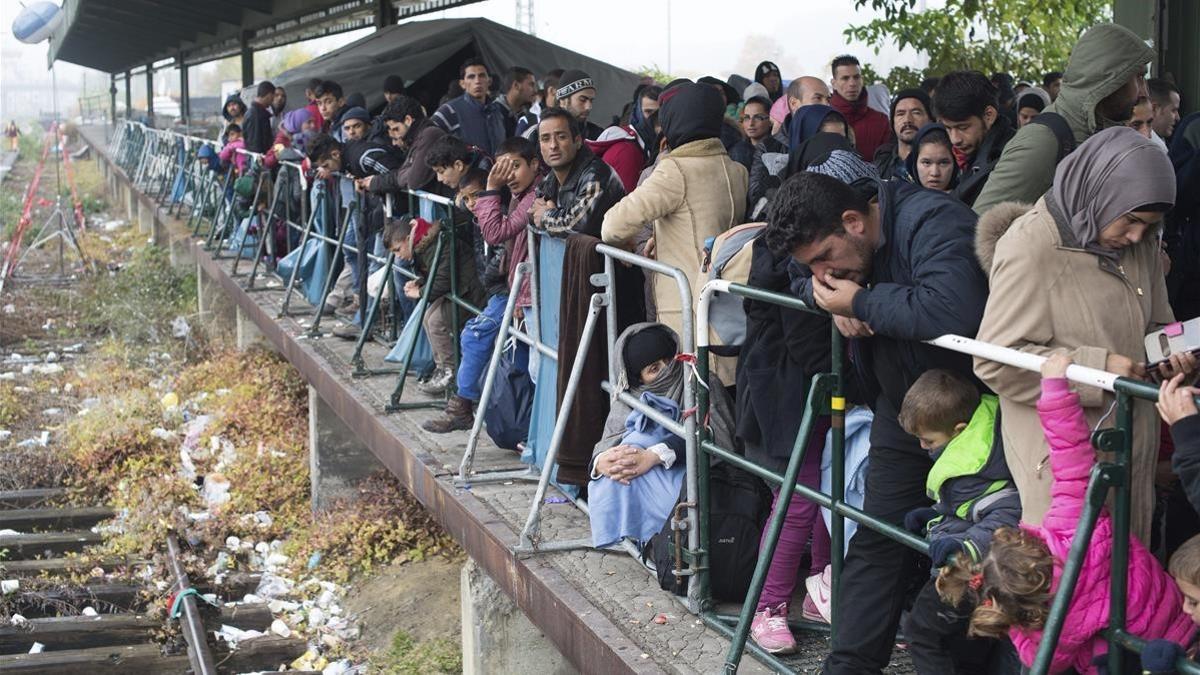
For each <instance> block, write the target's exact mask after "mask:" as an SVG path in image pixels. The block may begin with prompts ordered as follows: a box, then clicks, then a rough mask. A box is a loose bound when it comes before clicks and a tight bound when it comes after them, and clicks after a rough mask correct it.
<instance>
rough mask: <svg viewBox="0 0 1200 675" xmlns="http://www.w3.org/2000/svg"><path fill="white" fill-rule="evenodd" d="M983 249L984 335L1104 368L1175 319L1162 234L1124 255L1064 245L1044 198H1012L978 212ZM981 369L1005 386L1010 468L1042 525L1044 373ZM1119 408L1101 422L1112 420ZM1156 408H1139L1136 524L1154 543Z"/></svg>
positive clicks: (1093, 418) (1030, 513) (1102, 404)
mask: <svg viewBox="0 0 1200 675" xmlns="http://www.w3.org/2000/svg"><path fill="white" fill-rule="evenodd" d="M975 244H976V253H977V255H978V257H979V262H980V265H981V266H982V267H983V269H984V271H986V272H988V279H989V285H990V287H991V290H990V295H989V296H988V303H987V307H986V309H985V310H984V313H983V323H982V324H981V325H980V327H979V335H978V337H979V339H980V340H983V341H986V342H991V343H994V344H998V345H1001V346H1005V347H1012V348H1014V349H1019V350H1021V351H1025V352H1030V353H1034V354H1049V353H1050V352H1052V351H1055V350H1061V349H1066V350H1068V351H1069V352H1070V354H1071V357H1072V358H1073V359H1074V361H1075V363H1078V364H1080V365H1084V366H1088V367H1091V368H1097V369H1099V370H1104V368H1105V362H1106V360H1107V358H1108V355H1109V354H1120V355H1122V356H1126V357H1129V358H1130V359H1133V360H1134V361H1135V362H1141V361H1145V348H1144V346H1143V337H1144V336H1145V335H1146V333H1148V332H1150V331H1152V330H1155V329H1157V328H1158V327H1160V326H1162V325H1163V324H1167V323H1170V322H1172V321H1174V316H1173V315H1172V313H1171V308H1170V307H1169V306H1168V305H1167V288H1166V282H1165V280H1164V275H1163V268H1162V262H1161V260H1160V259H1159V256H1158V242H1157V239H1156V237H1152V236H1147V237H1146V238H1145V239H1144V240H1143V241H1142V242H1140V243H1139V244H1137V245H1135V246H1132V247H1130V248H1128V249H1125V251H1124V252H1123V253H1122V254H1121V257H1120V259H1119V262H1118V264H1116V265H1114V264H1112V263H1111V262H1109V261H1108V260H1106V259H1102V258H1100V257H1099V256H1096V255H1095V254H1092V253H1089V252H1087V251H1084V250H1082V249H1078V248H1068V247H1066V246H1064V245H1063V239H1062V236H1061V234H1060V231H1059V227H1058V225H1057V224H1056V222H1055V220H1054V218H1053V217H1051V215H1050V214H1049V212H1048V211H1047V210H1046V203H1045V200H1044V199H1042V200H1039V201H1038V203H1037V204H1035V205H1034V206H1033V207H1032V208H1030V207H1029V206H1027V205H1021V204H1014V203H1011V202H1010V203H1005V204H1000V205H997V206H996V207H995V208H994V209H992V210H991V211H989V212H988V213H986V214H984V216H983V217H982V218H980V219H979V225H978V229H977V232H976V239H975ZM975 373H976V374H977V375H978V376H979V377H980V378H981V379H982V380H983V381H984V382H985V383H986V384H987V385H988V386H989V387H991V388H992V389H993V390H995V392H996V393H997V394H999V395H1000V410H1001V432H1002V435H1003V438H1004V453H1005V457H1006V459H1007V460H1008V465H1009V469H1010V470H1011V471H1012V474H1013V479H1014V480H1015V481H1016V484H1017V489H1018V490H1019V491H1020V493H1021V506H1022V511H1023V513H1022V518H1023V519H1024V520H1025V521H1026V522H1028V523H1031V524H1040V523H1041V521H1042V516H1043V515H1044V514H1045V512H1046V509H1047V508H1048V507H1049V505H1050V484H1051V475H1050V467H1049V465H1048V464H1047V463H1046V458H1047V456H1048V453H1049V449H1048V446H1047V444H1046V439H1045V437H1044V436H1043V435H1042V430H1041V425H1040V423H1039V421H1038V415H1037V408H1036V404H1037V399H1038V396H1039V395H1040V393H1041V384H1040V375H1039V374H1038V373H1034V372H1030V371H1025V370H1020V369H1017V368H1011V367H1008V366H1002V365H1000V364H997V363H995V362H992V361H985V360H982V359H975ZM1079 395H1080V402H1081V403H1082V404H1083V406H1084V409H1085V412H1086V413H1087V417H1088V421H1089V423H1090V424H1091V425H1092V426H1093V428H1095V427H1096V425H1097V424H1099V423H1100V420H1101V418H1103V417H1104V416H1105V413H1106V412H1107V411H1108V410H1109V407H1110V405H1111V404H1112V402H1113V398H1112V396H1111V395H1108V394H1106V393H1105V392H1103V391H1102V390H1100V389H1096V388H1094V387H1080V388H1079ZM1114 417H1115V412H1114V413H1113V414H1110V415H1108V417H1107V419H1105V421H1104V423H1103V426H1112V424H1113V421H1114ZM1158 428H1159V427H1158V416H1157V415H1156V413H1155V410H1154V406H1153V404H1150V403H1148V402H1138V403H1137V405H1136V407H1135V409H1134V437H1133V462H1132V473H1133V506H1132V514H1131V515H1132V525H1133V532H1134V534H1136V535H1137V536H1139V537H1140V538H1141V539H1142V541H1143V542H1147V543H1148V542H1149V535H1150V520H1151V517H1152V515H1153V510H1154V468H1155V463H1156V459H1157V455H1158V439H1159V433H1158Z"/></svg>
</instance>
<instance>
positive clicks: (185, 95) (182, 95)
mask: <svg viewBox="0 0 1200 675" xmlns="http://www.w3.org/2000/svg"><path fill="white" fill-rule="evenodd" d="M175 61H176V62H177V63H178V64H179V117H180V118H181V119H182V120H183V123H184V124H191V123H192V100H191V99H192V94H191V88H190V87H188V64H187V61H184V60H183V54H180V55H179V57H178V58H176V59H175Z"/></svg>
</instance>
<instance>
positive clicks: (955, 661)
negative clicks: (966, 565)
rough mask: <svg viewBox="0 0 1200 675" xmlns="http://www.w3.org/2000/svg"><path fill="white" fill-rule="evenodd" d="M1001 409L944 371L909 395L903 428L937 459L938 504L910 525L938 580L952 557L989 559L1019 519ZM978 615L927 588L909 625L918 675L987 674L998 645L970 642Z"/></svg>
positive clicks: (933, 495) (928, 375) (933, 481)
mask: <svg viewBox="0 0 1200 675" xmlns="http://www.w3.org/2000/svg"><path fill="white" fill-rule="evenodd" d="M998 409H999V400H998V399H997V398H996V396H995V395H993V394H984V395H982V396H981V395H980V393H979V389H978V388H977V387H976V386H975V385H974V384H972V383H971V382H968V381H967V380H965V379H963V378H962V377H961V376H959V375H956V374H954V373H951V372H949V371H946V370H930V371H926V372H925V373H924V374H922V375H921V377H919V378H917V381H916V382H914V383H913V385H912V386H911V387H909V389H908V393H906V394H905V395H904V402H903V404H901V406H900V417H899V421H900V425H901V426H902V427H903V428H904V430H905V431H907V432H908V433H910V434H912V435H913V436H916V437H917V440H919V441H920V442H921V447H922V448H923V449H924V450H926V451H927V452H929V454H930V456H931V457H932V458H933V460H934V463H933V468H932V469H930V471H929V477H928V478H927V479H926V482H925V489H926V493H927V494H928V495H929V498H930V499H933V500H934V501H935V503H934V505H933V506H931V507H927V508H922V509H916V510H914V511H911V512H909V513H908V515H906V516H905V518H904V526H905V528H907V529H909V530H911V531H912V532H914V533H916V534H921V533H925V532H927V535H926V536H927V538H928V539H929V557H930V559H931V560H932V561H933V566H934V576H935V577H936V575H937V568H938V567H941V566H942V565H944V564H946V563H947V561H948V560H949V559H950V556H951V555H957V556H959V557H960V558H968V559H970V560H972V561H973V562H975V563H978V562H980V561H981V560H983V558H984V556H985V555H987V552H988V547H989V545H990V544H991V541H992V533H993V532H995V531H996V529H998V528H1000V527H1015V526H1016V524H1017V523H1018V522H1019V521H1020V519H1021V499H1020V496H1019V495H1018V494H1017V488H1016V487H1015V486H1014V485H1013V481H1012V476H1011V475H1010V474H1009V472H1008V465H1007V464H1006V463H1005V461H1004V449H1003V447H1001V444H1000V434H999V433H998V432H997V425H996V413H997V410H998ZM972 609H974V607H973V606H972V605H970V603H969V602H966V603H963V604H962V605H960V606H948V605H946V604H945V603H943V602H942V600H941V598H939V597H938V592H937V588H936V585H935V582H934V580H933V579H930V580H929V582H928V583H926V584H925V586H924V588H922V589H921V592H920V593H919V594H918V595H917V599H916V600H915V601H914V603H913V607H912V610H911V611H910V612H909V613H908V615H907V617H906V618H905V622H904V635H905V636H906V637H907V638H908V642H909V653H911V654H912V660H913V665H914V666H916V668H917V672H918V673H921V674H922V675H926V674H929V675H937V674H939V673H953V672H960V673H963V672H986V671H987V664H988V663H989V661H990V660H991V652H992V648H993V647H994V643H992V642H991V641H985V640H967V639H966V633H967V625H968V623H969V619H970V617H971V610H972Z"/></svg>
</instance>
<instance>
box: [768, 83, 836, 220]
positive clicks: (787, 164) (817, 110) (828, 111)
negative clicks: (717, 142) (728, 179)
mask: <svg viewBox="0 0 1200 675" xmlns="http://www.w3.org/2000/svg"><path fill="white" fill-rule="evenodd" d="M823 133H829V134H837V135H840V136H842V137H843V138H844V139H850V145H853V140H852V139H851V138H850V134H851V131H850V125H849V124H846V118H845V117H842V114H841V113H839V112H838V111H836V110H834V109H833V108H830V107H829V106H827V105H806V106H804V107H802V108H798V109H797V110H796V112H795V113H793V114H792V120H791V123H789V124H788V128H787V135H788V151H787V154H786V155H785V154H783V153H774V152H769V151H767V150H766V149H763V150H761V151H759V152H756V154H755V158H754V162H753V163H751V165H750V183H749V191H748V194H747V198H746V201H747V203H748V204H749V206H750V211H749V213H748V214H747V215H749V217H750V218H751V220H763V219H765V218H766V213H767V206H768V205H769V204H770V201H771V197H773V196H774V195H775V191H776V190H778V189H779V186H780V185H782V184H783V181H785V180H787V178H788V176H791V175H792V174H794V173H799V172H800V171H803V170H804V167H805V166H806V164H805V163H804V162H802V161H801V156H802V155H811V154H812V153H811V152H808V148H807V147H805V144H806V143H807V142H808V141H809V140H810V139H812V138H813V137H814V136H817V135H819V134H823ZM822 144H823V145H826V144H828V139H825V140H823V141H822ZM831 149H832V147H827V148H825V150H824V152H828V151H829V150H831Z"/></svg>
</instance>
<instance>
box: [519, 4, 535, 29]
mask: <svg viewBox="0 0 1200 675" xmlns="http://www.w3.org/2000/svg"><path fill="white" fill-rule="evenodd" d="M533 2H534V0H516V3H517V20H516V22H515V25H516V27H517V30H519V31H523V32H525V33H529V34H530V35H537V22H536V21H534V18H533Z"/></svg>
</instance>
